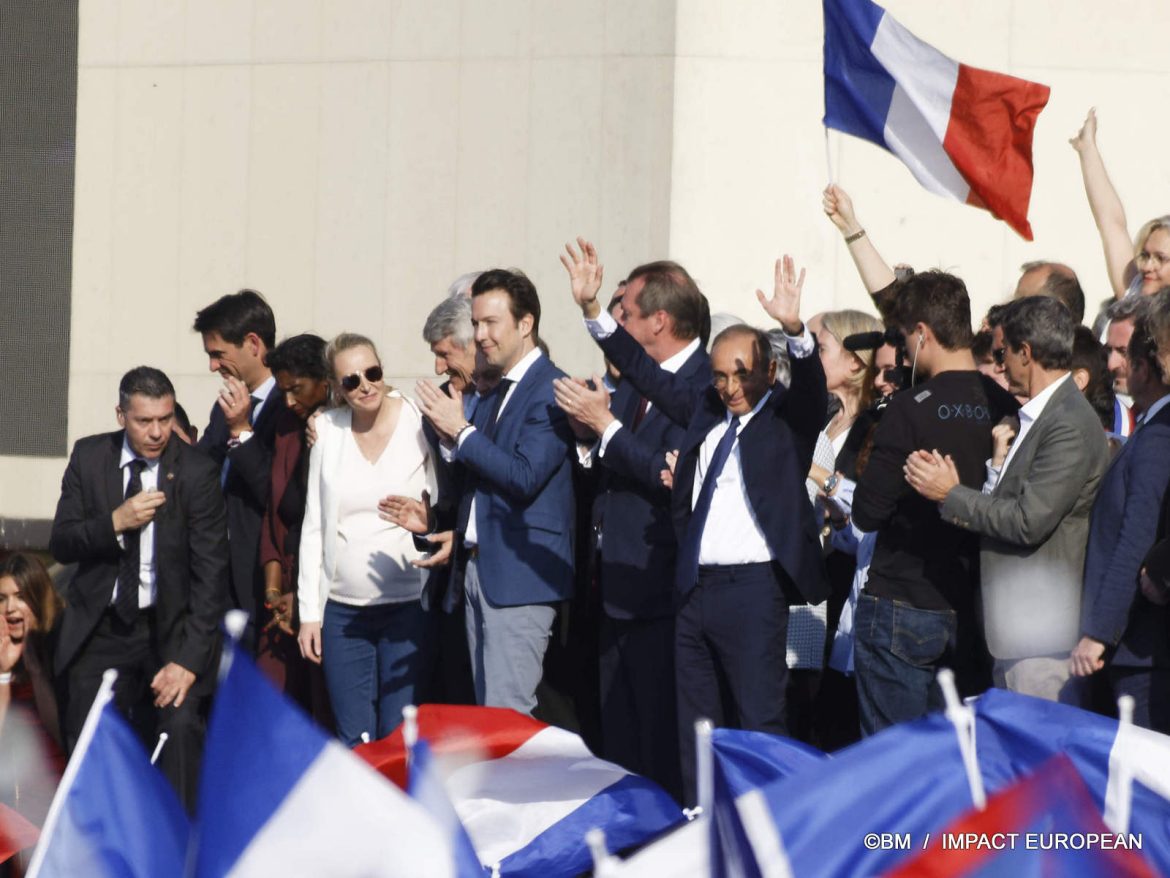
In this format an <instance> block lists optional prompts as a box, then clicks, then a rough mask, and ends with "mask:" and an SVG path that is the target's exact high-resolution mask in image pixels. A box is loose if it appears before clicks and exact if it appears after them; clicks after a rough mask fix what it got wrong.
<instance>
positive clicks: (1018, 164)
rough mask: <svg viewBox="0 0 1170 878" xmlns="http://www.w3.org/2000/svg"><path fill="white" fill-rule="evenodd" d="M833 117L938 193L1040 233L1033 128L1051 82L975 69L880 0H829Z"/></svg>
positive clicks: (828, 122)
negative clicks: (1031, 212)
mask: <svg viewBox="0 0 1170 878" xmlns="http://www.w3.org/2000/svg"><path fill="white" fill-rule="evenodd" d="M824 12H825V57H824V63H825V119H824V123H825V126H826V127H827V128H835V129H836V130H838V131H844V132H845V133H846V134H852V135H854V136H856V137H860V138H863V139H864V140H869V141H871V142H873V143H876V144H877V145H878V146H882V147H885V148H886V149H888V150H889V151H890V152H892V153H893V154H894V155H896V156H897V157H898V158H900V159H901V160H902V161H903V162H904V163H905V164H906V166H907V167H908V168H909V169H910V172H911V173H912V174H913V175H914V177H915V178H916V179H917V180H918V182H919V183H921V184H922V185H923V186H925V187H926V188H927V189H929V190H930V191H931V192H934V193H937V194H938V195H943V196H948V197H950V198H955V199H958V200H959V201H962V202H965V203H967V204H971V205H974V206H976V207H983V208H986V209H987V210H989V211H991V213H992V214H993V215H994V216H996V217H998V218H999V219H1001V220H1003V221H1004V222H1006V223H1007V224H1008V225H1009V226H1011V227H1012V228H1013V229H1015V230H1016V231H1017V232H1019V233H1020V234H1021V235H1022V236H1023V237H1024V238H1025V239H1026V240H1029V241H1031V240H1032V227H1031V226H1030V225H1029V224H1028V202H1029V200H1030V199H1031V196H1032V132H1033V130H1034V129H1035V127H1036V119H1037V117H1038V116H1039V115H1040V111H1041V110H1042V109H1044V106H1045V105H1046V104H1047V103H1048V93H1049V89H1048V86H1046V85H1040V84H1038V83H1035V82H1028V81H1027V80H1023V79H1017V78H1015V77H1014V76H1006V75H1004V74H1002V73H994V72H992V71H990V70H980V69H979V68H977V67H969V66H967V65H966V64H961V63H959V62H957V61H953V60H952V59H950V58H948V57H947V56H946V55H944V54H943V53H942V52H940V51H938V50H937V49H935V48H934V47H933V46H929V45H927V44H926V43H924V42H922V40H920V39H918V38H917V37H916V36H914V34H912V33H910V31H908V30H906V28H904V27H902V25H900V24H898V22H897V21H895V20H894V17H893V16H892V15H890V14H889V13H888V12H886V11H885V10H884V9H882V8H881V7H880V6H878V5H876V4H874V3H871V2H870V0H824Z"/></svg>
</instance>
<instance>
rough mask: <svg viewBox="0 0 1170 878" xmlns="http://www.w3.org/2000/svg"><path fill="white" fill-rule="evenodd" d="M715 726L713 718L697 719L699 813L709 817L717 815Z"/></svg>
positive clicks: (696, 753)
mask: <svg viewBox="0 0 1170 878" xmlns="http://www.w3.org/2000/svg"><path fill="white" fill-rule="evenodd" d="M713 728H714V726H713V725H712V723H711V720H709V719H707V718H705V717H704V718H703V719H697V720H695V779H696V782H697V784H696V785H697V787H698V800H699V807H698V809H697V814H698V815H700V816H703V817H708V818H710V817H714V815H715V757H714V754H713V753H712V752H711V730H712V729H713Z"/></svg>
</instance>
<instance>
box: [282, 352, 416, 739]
mask: <svg viewBox="0 0 1170 878" xmlns="http://www.w3.org/2000/svg"><path fill="white" fill-rule="evenodd" d="M325 359H326V362H327V364H328V367H329V376H330V379H331V381H332V382H333V387H334V391H335V394H336V397H337V398H338V399H339V400H341V401H343V402H344V403H345V405H343V406H340V407H338V408H334V409H331V410H329V411H327V412H325V413H324V414H322V415H321V416H320V417H319V418H318V419H317V422H316V428H317V441H316V443H315V444H314V445H313V450H312V453H311V454H310V457H309V478H308V487H307V493H306V504H305V518H304V522H303V524H302V527H301V547H300V558H299V567H300V571H299V574H298V583H297V603H298V607H299V609H300V630H299V632H298V642H299V644H300V649H301V654H302V655H304V656H305V658H307V659H308V660H309V661H312V662H316V663H319V664H322V665H323V667H324V671H325V685H326V688H327V689H328V691H329V700H330V703H331V704H332V706H333V716H334V719H335V722H336V727H337V735H338V737H339V738H340V739H341V740H342V741H343V742H344V743H345V744H346V745H348V746H350V747H352V746H354V745H356V744H358V743H360V742H361V739H362V735H363V734H365V733H368V734H369V735H370V736H371V738H382V737H385V736H386V735H388V734H390V732H391V730H392V729H394V728H395V726H397V725H398V723H399V722H400V721H401V718H402V708H403V707H404V706H405V705H407V704H411V703H413V702H414V701H415V688H416V686H417V685H418V683H419V682H420V681H422V680H424V679H425V676H426V673H427V670H428V667H429V664H430V659H431V655H432V653H433V650H434V638H433V636H432V632H431V625H430V620H429V615H428V614H427V613H426V612H424V610H423V608H422V605H421V601H420V598H421V594H422V586H423V582H424V574H425V571H422V570H419V569H417V568H415V567H414V566H412V564H411V562H412V561H414V560H417V559H418V558H420V557H421V553H420V552H419V551H418V550H417V549H416V548H415V547H414V542H413V540H412V537H411V534H410V533H409V532H408V531H406V530H404V529H403V528H401V527H399V526H398V525H395V524H393V523H391V522H390V521H388V520H386V519H384V518H383V517H382V516H381V515H380V514H379V511H378V504H379V502H380V501H381V500H383V499H384V498H386V497H387V496H389V495H402V496H407V497H414V498H419V499H424V500H425V499H426V496H425V495H429V497H430V498H431V499H432V500H433V499H434V498H435V495H436V490H435V478H434V475H435V471H434V465H433V463H432V461H431V457H430V449H429V446H428V444H427V441H426V439H425V438H424V436H423V431H422V418H421V416H420V415H419V412H418V410H417V409H416V408H415V406H414V403H413V402H411V401H410V400H408V399H406V398H404V397H403V396H402V395H401V394H400V393H398V392H397V391H395V390H392V389H390V388H388V387H387V386H386V384H385V382H384V381H383V378H382V363H381V361H380V360H379V359H378V353H377V350H376V349H375V348H374V343H373V342H372V341H370V340H369V339H368V338H365V337H364V336H361V335H356V334H354V333H342V334H341V335H339V336H337V338H335V339H333V341H332V342H330V343H329V346H328V347H327V348H326V351H325Z"/></svg>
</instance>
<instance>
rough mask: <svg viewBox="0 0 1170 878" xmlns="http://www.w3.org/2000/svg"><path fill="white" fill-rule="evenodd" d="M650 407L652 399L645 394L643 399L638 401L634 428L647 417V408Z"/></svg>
mask: <svg viewBox="0 0 1170 878" xmlns="http://www.w3.org/2000/svg"><path fill="white" fill-rule="evenodd" d="M648 408H650V400H648V399H647V398H646V397H644V396H643V397H642V399H641V400H640V401H639V402H638V413H637V414H636V415H634V426H633V427H632V429H634V430H637V429H638V425H639V424H641V423H642V419H643V418H644V417H646V410H647V409H648Z"/></svg>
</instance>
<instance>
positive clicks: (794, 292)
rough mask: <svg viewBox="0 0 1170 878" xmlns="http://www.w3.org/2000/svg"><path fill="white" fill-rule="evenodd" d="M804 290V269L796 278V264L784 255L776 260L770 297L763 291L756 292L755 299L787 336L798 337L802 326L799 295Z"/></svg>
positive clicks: (802, 328)
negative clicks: (773, 285)
mask: <svg viewBox="0 0 1170 878" xmlns="http://www.w3.org/2000/svg"><path fill="white" fill-rule="evenodd" d="M803 289H804V269H803V268H802V269H801V270H800V277H797V276H796V263H795V262H794V261H793V259H792V257H791V256H788V255H785V256H784V257H783V258H782V259H777V260H776V279H775V287H774V289H773V291H772V297H771V298H768V297H767V296H765V295H764V291H763V290H756V298H757V299H759V300H760V304H761V305H763V306H764V310H765V311H767V312H768V315H769V316H770V317H772V319H773V320H776V321H777V322H779V324H780V326H781V328H782V329H783V330H784V331H785V332H786V333H788V334H789V335H800V333H801V332H802V331H803V330H804V324H803V323H802V322H801V320H800V294H801V291H802V290H803Z"/></svg>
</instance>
